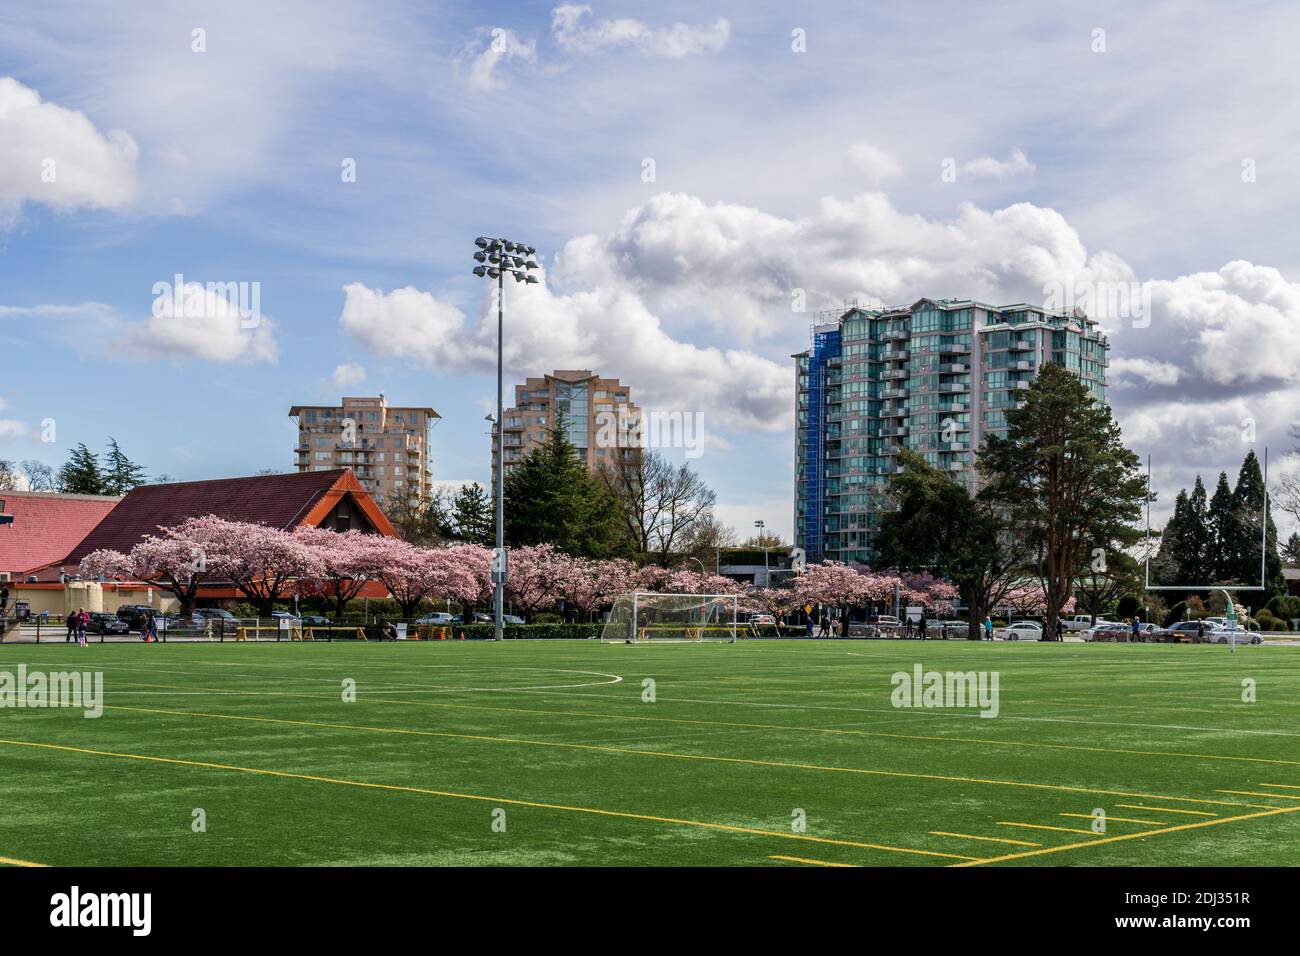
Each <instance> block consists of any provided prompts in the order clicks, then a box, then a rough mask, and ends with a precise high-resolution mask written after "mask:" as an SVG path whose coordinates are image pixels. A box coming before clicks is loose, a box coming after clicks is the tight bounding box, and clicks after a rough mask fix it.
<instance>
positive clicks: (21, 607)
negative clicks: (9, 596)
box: [14, 601, 32, 621]
mask: <svg viewBox="0 0 1300 956" xmlns="http://www.w3.org/2000/svg"><path fill="white" fill-rule="evenodd" d="M31 613H32V606H31V604H29V603H28V602H27V601H14V617H16V618H18V620H20V621H25V620H27V618H29V617H31Z"/></svg>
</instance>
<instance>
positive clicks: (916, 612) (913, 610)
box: [903, 607, 925, 622]
mask: <svg viewBox="0 0 1300 956" xmlns="http://www.w3.org/2000/svg"><path fill="white" fill-rule="evenodd" d="M923 610H925V609H924V608H920V607H909V608H908V609H907V611H906V617H904V618H903V620H905V621H912V622H916V621H919V620H921V612H922V611H923Z"/></svg>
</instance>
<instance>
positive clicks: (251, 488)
mask: <svg viewBox="0 0 1300 956" xmlns="http://www.w3.org/2000/svg"><path fill="white" fill-rule="evenodd" d="M336 486H340V487H341V488H342V489H343V490H346V491H348V492H351V493H352V494H353V495H354V497H356V498H358V499H362V498H364V499H365V500H366V504H368V505H369V507H370V508H373V509H374V511H375V512H376V513H378V514H379V519H380V521H382V523H383V525H386V526H387V531H389V532H391V525H388V522H387V520H386V519H384V518H383V515H382V513H379V512H378V509H377V508H375V506H374V505H373V503H371V502H370V501H369V497H370V496H369V495H367V494H366V492H365V491H364V489H362V487H361V485H360V483H359V482H358V481H357V480H356V478H354V477H353V476H352V474H351V472H350V471H349V470H348V469H346V468H337V469H333V470H330V471H301V472H291V473H289V474H283V475H255V476H253V477H250V478H220V479H217V480H214V481H183V482H176V483H174V484H167V485H142V486H141V487H139V488H136V489H135V490H133V491H131V492H130V493H128V494H127V496H126V497H125V498H123V499H122V502H121V504H119V505H118V506H117V507H116V508H114V509H113V511H112V513H111V514H109V515H108V517H106V518H105V519H104V520H103V521H101V522H100V523H99V525H98V526H97V527H96V528H95V529H94V530H93V531H92V532H91V533H90V534H88V535H86V537H85V539H84V540H83V541H81V543H80V544H78V545H77V546H76V547H75V548H73V549H71V550H70V551H69V552H65V554H66V555H67V557H66V559H65V560H64V561H63V562H62V563H63V564H64V565H75V564H79V563H80V562H81V559H82V558H84V557H85V556H86V555H87V554H89V553H90V552H92V551H98V550H99V549H101V548H111V549H113V550H115V551H124V552H125V551H129V550H131V548H132V547H134V546H135V545H136V544H138V543H139V542H140V540H141V539H142V538H144V537H145V536H146V535H151V534H157V533H158V529H159V527H166V526H170V525H177V524H180V523H181V522H182V521H185V520H186V519H187V518H201V517H203V516H205V515H216V516H217V517H218V518H225V519H226V520H228V521H247V522H251V523H253V524H265V525H270V526H271V527H274V528H296V527H297V526H298V525H300V524H304V523H310V524H314V523H315V521H318V520H320V518H319V517H316V518H315V520H309V516H313V517H314V515H313V512H314V511H315V510H316V509H317V506H318V505H320V504H322V503H324V500H325V499H326V498H327V497H329V498H334V499H337V498H338V497H340V495H339V493H338V492H339V490H340V487H336ZM359 503H360V501H359ZM326 510H328V509H326ZM322 516H323V515H322ZM372 520H373V519H372ZM381 530H384V529H382V528H381Z"/></svg>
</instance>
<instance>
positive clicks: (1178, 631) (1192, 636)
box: [1155, 621, 1214, 643]
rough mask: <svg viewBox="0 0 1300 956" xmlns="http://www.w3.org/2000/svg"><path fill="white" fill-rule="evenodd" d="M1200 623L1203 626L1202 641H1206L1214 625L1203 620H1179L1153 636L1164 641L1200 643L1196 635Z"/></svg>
mask: <svg viewBox="0 0 1300 956" xmlns="http://www.w3.org/2000/svg"><path fill="white" fill-rule="evenodd" d="M1202 625H1204V627H1205V638H1204V641H1205V642H1208V641H1209V640H1210V634H1211V633H1213V631H1214V626H1213V625H1211V624H1206V623H1205V622H1204V621H1179V622H1177V623H1176V624H1172V625H1170V626H1169V627H1166V628H1164V629H1162V630H1161V631H1159V632H1157V634H1156V635H1155V637H1156V639H1157V640H1164V641H1192V642H1193V643H1200V641H1199V640H1198V637H1197V635H1198V633H1199V631H1200V629H1201V627H1202Z"/></svg>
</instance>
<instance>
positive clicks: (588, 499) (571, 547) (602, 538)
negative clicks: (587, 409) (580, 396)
mask: <svg viewBox="0 0 1300 956" xmlns="http://www.w3.org/2000/svg"><path fill="white" fill-rule="evenodd" d="M622 524H623V522H622V516H621V514H620V513H619V506H618V502H617V500H616V499H615V498H614V496H613V495H612V494H611V493H610V491H609V489H608V488H607V487H606V486H605V483H604V482H603V481H601V480H599V479H598V478H597V477H595V476H594V475H592V474H591V473H590V472H588V471H587V466H586V463H585V462H584V461H583V460H582V459H581V458H580V457H579V454H578V449H577V447H576V446H575V445H574V444H573V443H572V442H570V441H569V439H568V438H567V437H566V435H565V427H564V418H563V416H557V417H556V420H555V421H554V423H553V424H552V426H551V427H550V429H549V430H548V431H547V433H546V440H545V441H543V442H542V444H540V445H539V446H537V447H536V448H534V449H533V450H532V451H530V452H529V453H528V454H527V455H526V456H524V458H523V460H522V461H521V462H520V463H519V464H517V465H515V466H514V467H513V468H511V469H510V471H509V472H507V474H506V479H505V531H506V543H507V544H509V545H511V546H521V545H531V544H552V545H554V546H555V547H556V548H558V549H559V550H561V551H564V552H565V553H567V554H571V555H574V556H577V557H588V558H605V557H611V556H615V555H621V554H624V553H627V552H628V551H629V548H628V545H627V536H626V534H624V533H623V530H622Z"/></svg>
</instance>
